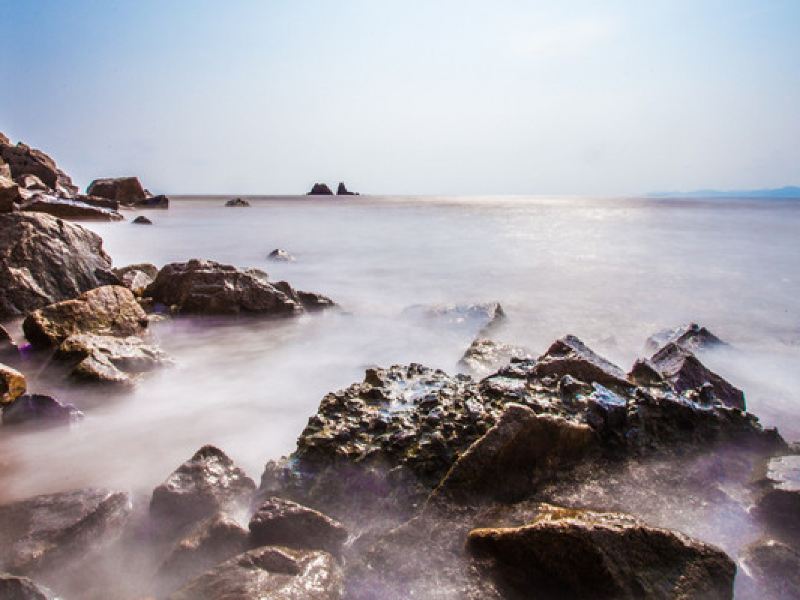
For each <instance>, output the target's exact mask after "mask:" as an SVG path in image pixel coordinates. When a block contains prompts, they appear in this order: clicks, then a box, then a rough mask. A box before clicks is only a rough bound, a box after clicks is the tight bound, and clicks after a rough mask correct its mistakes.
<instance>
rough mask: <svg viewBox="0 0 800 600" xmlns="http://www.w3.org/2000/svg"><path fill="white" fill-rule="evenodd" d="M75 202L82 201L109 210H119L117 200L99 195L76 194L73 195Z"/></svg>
mask: <svg viewBox="0 0 800 600" xmlns="http://www.w3.org/2000/svg"><path fill="white" fill-rule="evenodd" d="M73 200H75V201H76V202H83V203H84V204H88V205H89V206H96V207H98V208H107V209H109V210H114V211H116V210H119V202H117V201H116V200H112V199H110V198H101V197H100V196H89V195H88V194H76V195H75V196H74V197H73Z"/></svg>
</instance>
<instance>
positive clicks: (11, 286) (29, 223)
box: [0, 213, 116, 319]
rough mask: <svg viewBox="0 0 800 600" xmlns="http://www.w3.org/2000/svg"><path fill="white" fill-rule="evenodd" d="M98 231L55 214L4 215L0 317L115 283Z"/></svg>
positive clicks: (0, 236)
mask: <svg viewBox="0 0 800 600" xmlns="http://www.w3.org/2000/svg"><path fill="white" fill-rule="evenodd" d="M110 269H111V259H110V258H109V257H108V255H107V254H106V253H105V252H104V251H103V241H102V240H101V239H100V236H98V235H97V234H96V233H93V232H91V231H89V230H88V229H85V228H83V227H81V226H80V225H76V224H73V223H67V222H65V221H62V220H61V219H56V218H55V217H51V216H49V215H43V214H34V213H13V214H6V215H0V319H6V318H10V317H16V316H20V315H22V314H23V313H26V312H29V311H31V310H34V309H36V308H39V307H42V306H45V305H47V304H51V303H53V302H58V301H61V300H66V299H67V298H74V297H75V296H77V295H79V294H80V293H82V292H85V291H87V290H90V289H92V288H96V287H98V286H101V285H105V284H107V283H112V282H113V281H115V280H116V277H114V275H113V274H112V273H111V271H110Z"/></svg>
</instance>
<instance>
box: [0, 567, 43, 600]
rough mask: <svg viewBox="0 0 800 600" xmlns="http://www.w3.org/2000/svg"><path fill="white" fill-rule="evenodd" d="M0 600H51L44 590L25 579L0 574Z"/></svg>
mask: <svg viewBox="0 0 800 600" xmlns="http://www.w3.org/2000/svg"><path fill="white" fill-rule="evenodd" d="M0 598H4V599H5V600H53V598H54V597H53V595H52V594H51V593H50V591H49V590H47V589H46V588H42V587H39V586H38V585H36V584H35V583H34V582H33V581H31V580H30V579H28V578H27V577H17V576H16V575H10V574H9V573H0Z"/></svg>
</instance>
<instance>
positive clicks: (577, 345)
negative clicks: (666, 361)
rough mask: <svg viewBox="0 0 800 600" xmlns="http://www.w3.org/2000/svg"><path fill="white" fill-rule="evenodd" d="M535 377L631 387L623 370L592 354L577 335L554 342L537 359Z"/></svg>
mask: <svg viewBox="0 0 800 600" xmlns="http://www.w3.org/2000/svg"><path fill="white" fill-rule="evenodd" d="M532 373H533V375H535V376H536V377H539V378H544V377H551V378H555V379H560V378H561V377H563V376H564V375H571V376H573V377H575V378H577V379H579V380H581V381H585V382H587V383H595V382H597V383H599V384H601V385H605V386H615V387H622V388H626V387H630V383H628V380H627V378H626V377H625V373H623V372H622V369H620V368H619V367H617V366H616V365H614V364H613V363H611V362H609V361H608V360H606V359H605V358H603V357H602V356H600V355H598V354H596V353H595V352H593V351H592V350H591V349H590V348H589V347H588V346H586V344H584V343H583V342H582V341H580V340H579V339H578V338H577V337H575V336H574V335H568V336H566V337H563V338H561V339H560V340H557V341H555V342H554V343H553V344H552V345H551V346H550V348H548V349H547V352H545V353H544V354H543V355H542V356H540V357H539V358H538V359H537V361H536V365H535V367H534V368H533V370H532Z"/></svg>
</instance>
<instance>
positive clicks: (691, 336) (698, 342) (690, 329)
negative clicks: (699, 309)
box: [644, 323, 727, 355]
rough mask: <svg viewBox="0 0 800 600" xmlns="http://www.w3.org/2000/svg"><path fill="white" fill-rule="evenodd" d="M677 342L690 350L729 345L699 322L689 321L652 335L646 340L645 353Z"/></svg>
mask: <svg viewBox="0 0 800 600" xmlns="http://www.w3.org/2000/svg"><path fill="white" fill-rule="evenodd" d="M670 343H672V344H677V345H678V346H680V347H681V348H683V349H684V350H688V351H689V352H697V351H698V350H708V349H710V348H717V347H720V346H727V344H726V343H725V342H723V341H722V340H721V339H719V338H718V337H717V336H715V335H714V334H713V333H711V332H710V331H709V330H708V329H706V328H705V327H701V326H700V325H698V324H697V323H689V324H688V325H682V326H680V327H676V328H675V329H665V330H663V331H659V332H658V333H655V334H653V335H651V336H650V337H649V338H647V341H646V342H645V346H644V349H645V353H646V354H647V355H652V354H655V353H656V352H658V351H659V350H661V349H662V348H663V347H664V346H666V345H667V344H670Z"/></svg>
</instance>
